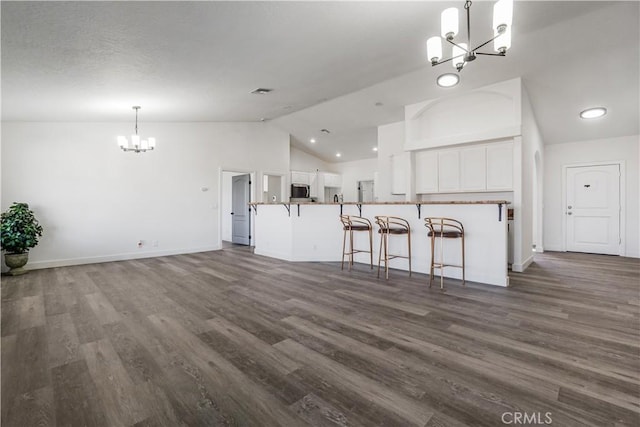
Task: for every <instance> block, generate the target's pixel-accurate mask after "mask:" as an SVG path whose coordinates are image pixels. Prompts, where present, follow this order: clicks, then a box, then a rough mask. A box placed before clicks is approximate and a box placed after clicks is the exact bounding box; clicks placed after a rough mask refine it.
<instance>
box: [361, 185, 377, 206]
mask: <svg viewBox="0 0 640 427" xmlns="http://www.w3.org/2000/svg"><path fill="white" fill-rule="evenodd" d="M373 201H374V200H373V181H358V202H361V203H370V202H373Z"/></svg>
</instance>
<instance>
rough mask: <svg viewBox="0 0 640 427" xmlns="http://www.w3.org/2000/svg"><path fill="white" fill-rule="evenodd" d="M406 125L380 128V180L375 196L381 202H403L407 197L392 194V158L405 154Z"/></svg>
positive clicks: (397, 124) (400, 124) (395, 124)
mask: <svg viewBox="0 0 640 427" xmlns="http://www.w3.org/2000/svg"><path fill="white" fill-rule="evenodd" d="M404 132H405V123H404V121H402V122H397V123H391V124H388V125H383V126H378V179H377V180H376V182H375V196H376V197H377V200H379V201H381V202H401V201H404V200H405V196H402V195H394V194H391V156H394V155H401V154H403V153H404Z"/></svg>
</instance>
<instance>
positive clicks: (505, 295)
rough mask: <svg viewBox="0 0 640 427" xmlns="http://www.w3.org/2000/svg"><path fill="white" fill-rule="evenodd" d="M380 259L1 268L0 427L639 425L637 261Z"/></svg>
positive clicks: (218, 259) (231, 252) (244, 254)
mask: <svg viewBox="0 0 640 427" xmlns="http://www.w3.org/2000/svg"><path fill="white" fill-rule="evenodd" d="M374 271H375V270H374ZM374 271H371V270H369V269H368V268H367V267H366V266H363V265H356V266H355V267H354V270H353V271H351V272H348V271H346V270H345V271H341V270H340V266H339V264H336V263H288V262H284V261H279V260H274V259H270V258H265V257H260V256H256V255H253V254H251V253H249V252H248V251H246V250H243V249H242V248H240V249H238V248H237V247H230V248H228V249H225V250H221V251H216V252H208V253H199V254H192V255H179V256H172V257H161V258H151V259H144V260H135V261H125V262H114V263H104V264H94V265H84V266H75V267H64V268H53V269H46V270H37V271H32V272H30V273H29V274H27V275H25V276H21V277H3V279H2V286H1V289H2V324H1V326H2V347H1V350H2V402H1V403H2V412H1V421H2V426H3V427H9V426H18V427H25V426H172V427H173V426H218V425H224V426H226V425H240V426H287V427H288V426H305V425H312V426H382V425H384V426H463V425H469V426H497V425H504V423H505V422H510V424H511V425H514V424H515V423H514V420H516V419H520V420H521V423H519V424H520V425H522V424H526V425H536V424H544V423H545V421H549V420H551V421H552V423H551V425H558V426H598V427H601V426H637V425H640V323H639V322H640V261H639V260H638V259H630V258H620V257H609V256H598V255H587V254H564V253H562V254H560V253H545V254H539V255H537V256H536V259H535V263H534V264H533V265H532V266H531V267H530V268H529V269H528V270H527V271H526V272H525V273H523V274H517V273H513V274H512V275H511V287H510V288H506V289H505V288H498V287H493V286H488V285H480V284H475V283H468V284H467V286H466V287H462V286H461V285H460V282H458V281H455V280H446V281H445V285H446V289H445V291H440V290H439V289H438V288H436V287H434V288H432V289H429V288H428V285H427V283H428V282H427V278H426V277H425V276H424V275H420V274H415V275H414V276H413V277H411V278H409V277H408V276H407V273H406V272H403V271H397V270H393V271H391V273H390V280H389V281H386V280H384V279H377V278H376V275H375V273H374ZM518 414H520V415H518ZM522 421H527V422H526V423H523V422H522Z"/></svg>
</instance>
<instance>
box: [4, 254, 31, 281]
mask: <svg viewBox="0 0 640 427" xmlns="http://www.w3.org/2000/svg"><path fill="white" fill-rule="evenodd" d="M28 261H29V252H25V253H23V254H4V263H5V264H7V267H9V268H10V270H9V271H8V272H7V274H8V275H9V276H19V275H20V274H24V273H26V272H27V270H25V269H24V268H22V267H24V266H25V265H26V264H27V262H28Z"/></svg>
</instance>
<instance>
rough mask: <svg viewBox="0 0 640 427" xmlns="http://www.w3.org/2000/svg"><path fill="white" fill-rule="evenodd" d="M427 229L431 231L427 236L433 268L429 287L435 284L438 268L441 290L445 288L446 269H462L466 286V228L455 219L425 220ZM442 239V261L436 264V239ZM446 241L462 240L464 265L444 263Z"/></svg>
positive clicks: (432, 218)
mask: <svg viewBox="0 0 640 427" xmlns="http://www.w3.org/2000/svg"><path fill="white" fill-rule="evenodd" d="M424 221H425V224H424V225H425V227H427V229H428V230H429V231H428V232H427V236H428V237H429V238H430V239H431V268H430V269H429V287H431V284H432V283H433V274H434V270H435V269H436V268H438V269H440V289H442V288H443V287H444V268H445V267H457V268H462V285H463V286H464V226H463V225H462V223H461V222H460V221H458V220H456V219H453V218H436V217H430V218H425V219H424ZM437 238H439V239H440V261H439V262H435V247H436V239H437ZM444 239H461V242H462V265H458V264H445V262H444Z"/></svg>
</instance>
